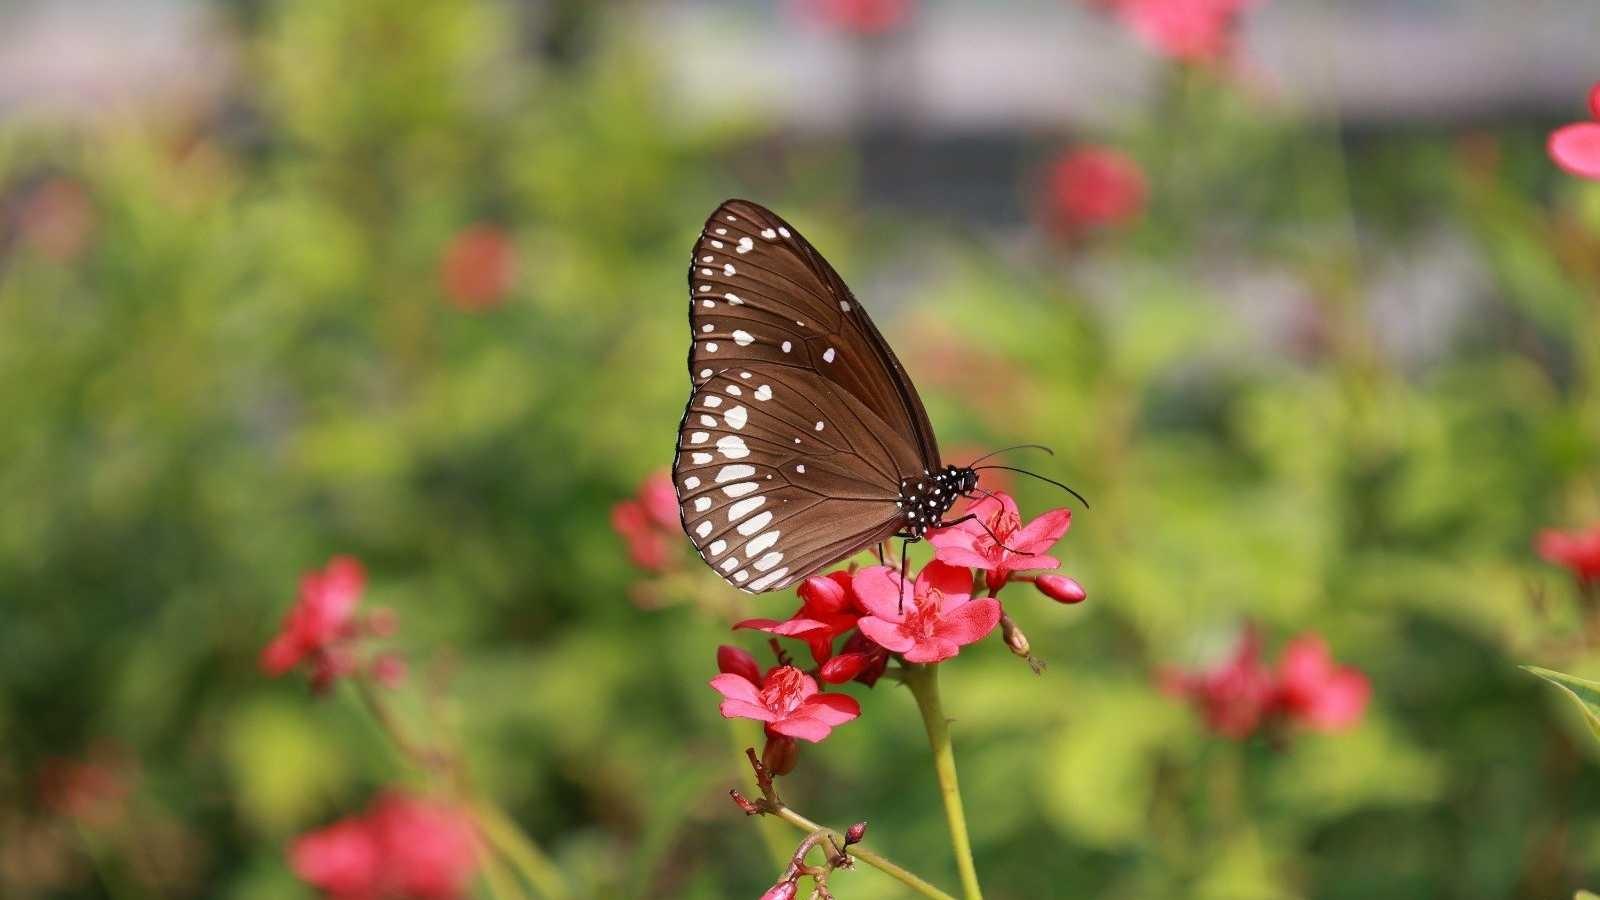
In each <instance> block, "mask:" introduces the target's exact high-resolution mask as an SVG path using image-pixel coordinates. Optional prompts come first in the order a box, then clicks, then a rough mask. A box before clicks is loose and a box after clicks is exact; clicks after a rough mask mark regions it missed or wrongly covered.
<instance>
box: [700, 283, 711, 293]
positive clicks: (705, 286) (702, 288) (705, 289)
mask: <svg viewBox="0 0 1600 900" xmlns="http://www.w3.org/2000/svg"><path fill="white" fill-rule="evenodd" d="M710 290H711V285H709V284H702V285H700V293H702V294H704V293H706V292H708V291H710Z"/></svg>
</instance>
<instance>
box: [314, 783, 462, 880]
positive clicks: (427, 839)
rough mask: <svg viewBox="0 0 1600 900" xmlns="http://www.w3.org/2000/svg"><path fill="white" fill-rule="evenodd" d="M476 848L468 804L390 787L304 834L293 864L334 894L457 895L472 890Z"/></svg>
mask: <svg viewBox="0 0 1600 900" xmlns="http://www.w3.org/2000/svg"><path fill="white" fill-rule="evenodd" d="M477 854H478V843H477V837H476V833H475V831H474V828H473V823H472V821H471V819H470V818H468V816H467V815H466V813H465V812H464V811H463V810H461V809H459V808H458V807H456V806H453V805H451V804H448V803H443V802H438V801H433V800H428V799H424V798H420V797H414V796H411V795H408V794H402V793H397V792H390V793H385V794H383V795H381V796H380V797H379V798H378V799H377V800H376V801H374V802H373V804H372V805H371V806H370V807H368V809H367V810H366V812H364V813H362V814H361V815H359V816H353V817H350V818H347V819H343V820H341V821H339V822H335V823H334V824H332V825H329V826H328V827H326V828H323V829H320V830H318V831H314V832H311V833H310V834H307V835H304V836H302V837H300V838H299V839H298V840H296V841H295V843H294V845H293V847H291V848H290V850H289V864H290V867H291V868H292V869H293V870H294V872H295V874H296V875H298V876H299V877H300V878H301V879H302V880H304V881H305V882H307V883H308V884H310V885H312V886H313V887H316V888H318V889H320V890H321V891H323V892H324V894H325V895H326V896H328V897H330V898H334V900H456V898H461V897H465V896H466V894H467V888H468V886H469V885H470V883H471V880H472V875H473V873H474V871H475V870H476V869H477Z"/></svg>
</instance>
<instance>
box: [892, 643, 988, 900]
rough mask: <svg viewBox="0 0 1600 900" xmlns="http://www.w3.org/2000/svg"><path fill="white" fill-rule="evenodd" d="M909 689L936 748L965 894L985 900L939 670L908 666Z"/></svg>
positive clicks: (936, 769)
mask: <svg viewBox="0 0 1600 900" xmlns="http://www.w3.org/2000/svg"><path fill="white" fill-rule="evenodd" d="M905 683H906V686H907V687H909V688H911V694H912V696H914V697H916V698H917V709H919V710H921V711H922V725H923V727H924V728H926V729H927V731H928V746H930V747H932V748H933V770H934V773H935V774H936V775H937V776H938V778H939V795H940V796H941V797H942V798H943V800H944V817H945V821H946V822H947V823H948V824H949V826H950V848H951V849H952V850H954V851H955V857H956V870H957V871H958V872H960V874H961V890H962V892H963V893H965V894H966V898H967V900H983V888H981V887H979V886H978V868H977V866H976V865H974V864H973V862H972V840H971V839H970V838H968V837H967V816H966V812H965V811H964V810H963V809H962V805H961V785H960V784H959V783H958V782H957V780H956V755H955V751H954V749H953V748H952V747H951V746H950V720H949V719H946V718H945V717H944V707H943V706H942V705H941V704H940V702H939V666H938V664H937V663H934V664H931V665H925V666H919V665H909V666H906V674H905Z"/></svg>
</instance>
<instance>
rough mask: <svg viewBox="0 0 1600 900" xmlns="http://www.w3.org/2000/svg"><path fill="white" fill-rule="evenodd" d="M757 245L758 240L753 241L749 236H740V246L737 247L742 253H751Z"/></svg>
mask: <svg viewBox="0 0 1600 900" xmlns="http://www.w3.org/2000/svg"><path fill="white" fill-rule="evenodd" d="M755 246H756V242H755V241H752V240H750V239H749V238H747V237H742V238H739V246H738V247H736V248H735V249H736V250H738V251H739V252H740V253H749V252H750V251H751V250H754V249H755Z"/></svg>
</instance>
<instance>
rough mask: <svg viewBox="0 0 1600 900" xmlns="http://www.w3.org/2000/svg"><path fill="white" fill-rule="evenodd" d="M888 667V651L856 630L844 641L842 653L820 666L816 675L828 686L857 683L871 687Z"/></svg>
mask: <svg viewBox="0 0 1600 900" xmlns="http://www.w3.org/2000/svg"><path fill="white" fill-rule="evenodd" d="M888 667H889V651H887V650H885V649H883V648H882V647H880V646H878V645H877V644H875V643H873V642H872V640H871V639H870V638H868V637H867V636H866V635H864V634H862V633H861V632H860V630H857V631H855V632H853V633H852V634H851V635H850V637H848V638H846V639H845V642H844V649H843V650H842V651H840V652H839V653H838V654H836V655H834V656H833V657H832V658H830V659H829V660H828V661H827V662H825V663H823V664H822V668H821V669H820V670H818V672H817V675H818V676H819V677H821V678H822V680H823V681H826V682H827V683H829V684H844V683H845V682H846V681H858V682H860V683H862V684H864V685H866V686H867V687H872V686H873V685H875V684H877V683H878V679H879V678H882V677H883V672H884V670H885V669H887V668H888Z"/></svg>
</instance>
